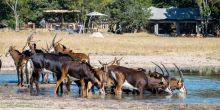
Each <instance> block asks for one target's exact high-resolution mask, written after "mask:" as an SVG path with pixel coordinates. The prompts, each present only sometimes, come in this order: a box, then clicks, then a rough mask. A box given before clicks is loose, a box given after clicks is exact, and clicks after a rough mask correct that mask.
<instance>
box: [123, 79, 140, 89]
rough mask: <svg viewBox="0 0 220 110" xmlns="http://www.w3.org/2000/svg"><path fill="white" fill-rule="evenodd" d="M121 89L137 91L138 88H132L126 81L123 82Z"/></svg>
mask: <svg viewBox="0 0 220 110" xmlns="http://www.w3.org/2000/svg"><path fill="white" fill-rule="evenodd" d="M122 88H123V89H129V90H137V89H138V88H136V87H134V86H132V85H131V84H130V83H128V81H127V80H125V82H124V83H123V85H122Z"/></svg>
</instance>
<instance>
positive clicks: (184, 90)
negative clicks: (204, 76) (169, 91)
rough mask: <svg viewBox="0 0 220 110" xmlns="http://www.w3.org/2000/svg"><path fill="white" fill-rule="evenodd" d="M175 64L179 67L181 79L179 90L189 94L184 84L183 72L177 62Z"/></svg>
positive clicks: (178, 83) (178, 84)
mask: <svg viewBox="0 0 220 110" xmlns="http://www.w3.org/2000/svg"><path fill="white" fill-rule="evenodd" d="M173 65H174V66H175V67H176V68H177V70H178V72H179V75H180V79H179V80H178V82H177V86H178V88H180V89H179V91H180V92H182V93H185V94H187V90H186V88H185V85H184V79H183V73H182V71H181V70H180V69H179V67H178V66H177V65H176V64H175V63H174V64H173Z"/></svg>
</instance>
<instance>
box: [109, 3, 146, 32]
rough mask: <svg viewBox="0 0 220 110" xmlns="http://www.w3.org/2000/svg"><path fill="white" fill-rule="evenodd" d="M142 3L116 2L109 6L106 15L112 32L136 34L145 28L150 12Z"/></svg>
mask: <svg viewBox="0 0 220 110" xmlns="http://www.w3.org/2000/svg"><path fill="white" fill-rule="evenodd" d="M141 1H142V0H138V1H136V0H115V1H114V2H113V3H111V4H110V5H108V6H107V11H106V13H107V14H108V17H109V21H110V31H117V30H119V31H122V32H136V31H139V30H140V29H141V28H142V27H144V26H145V25H146V23H147V19H148V18H149V17H150V11H149V10H148V6H146V5H145V4H142V3H141ZM145 2H147V1H145ZM114 28H116V29H114Z"/></svg>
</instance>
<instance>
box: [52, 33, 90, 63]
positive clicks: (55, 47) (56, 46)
mask: <svg viewBox="0 0 220 110" xmlns="http://www.w3.org/2000/svg"><path fill="white" fill-rule="evenodd" d="M55 39H56V35H55V36H54V38H53V40H52V44H51V46H50V48H51V49H50V50H49V52H53V51H55V53H63V54H68V55H70V56H71V57H72V58H78V59H80V60H81V61H84V62H88V63H90V59H89V56H88V55H86V54H84V53H74V52H73V51H72V50H71V49H69V48H67V47H66V46H64V45H63V44H61V43H59V42H60V41H61V40H62V39H61V40H59V41H57V42H55Z"/></svg>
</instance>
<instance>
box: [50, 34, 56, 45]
mask: <svg viewBox="0 0 220 110" xmlns="http://www.w3.org/2000/svg"><path fill="white" fill-rule="evenodd" d="M56 37H57V33H56V34H55V36H54V37H53V40H52V44H51V47H52V46H54V44H55V43H54V42H55V39H56Z"/></svg>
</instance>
